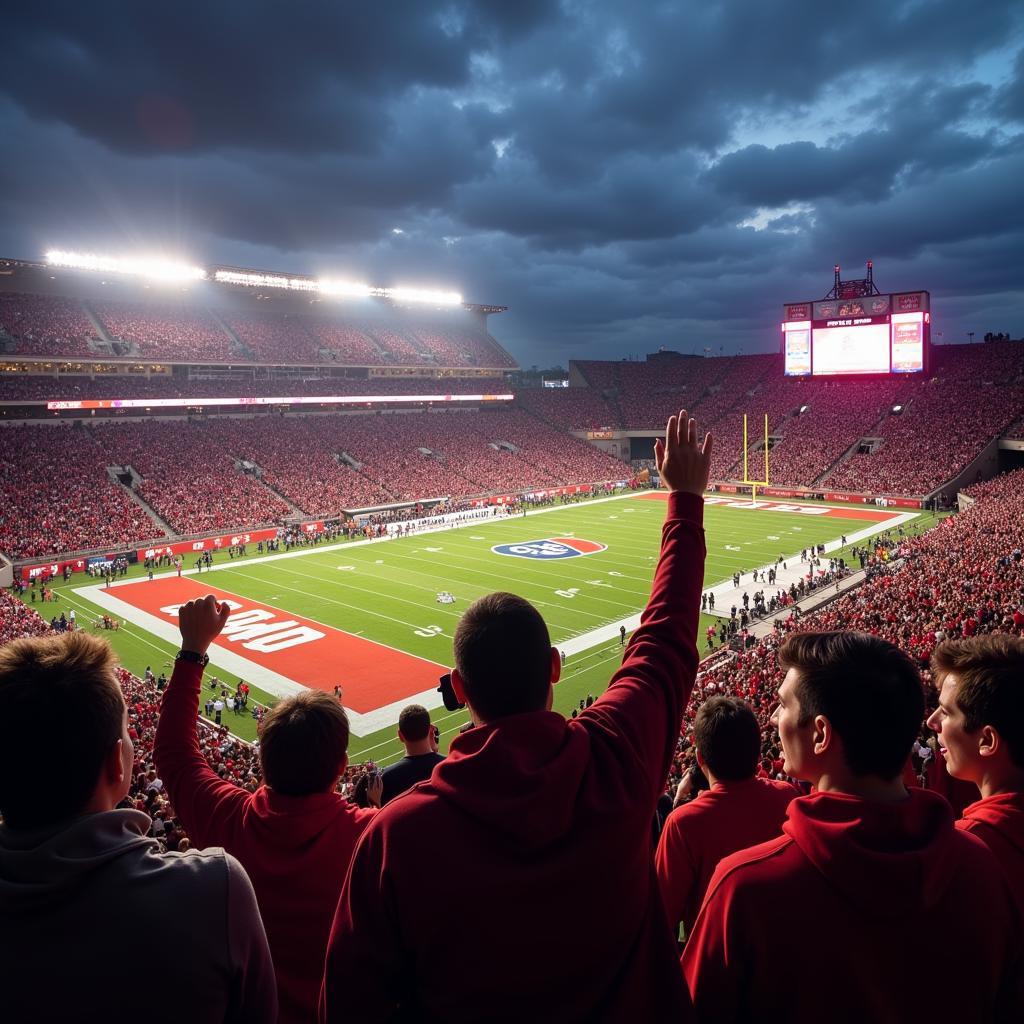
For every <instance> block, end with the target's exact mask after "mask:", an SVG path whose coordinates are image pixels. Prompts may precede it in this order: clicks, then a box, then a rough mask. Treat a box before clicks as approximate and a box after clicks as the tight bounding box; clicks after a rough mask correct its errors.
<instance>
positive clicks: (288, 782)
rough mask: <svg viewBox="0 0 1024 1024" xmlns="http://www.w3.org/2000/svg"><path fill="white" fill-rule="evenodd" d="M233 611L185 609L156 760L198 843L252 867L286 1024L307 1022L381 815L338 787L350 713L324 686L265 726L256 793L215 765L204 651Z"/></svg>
mask: <svg viewBox="0 0 1024 1024" xmlns="http://www.w3.org/2000/svg"><path fill="white" fill-rule="evenodd" d="M229 614H230V608H229V607H228V606H227V605H226V604H218V602H217V600H216V599H215V598H214V597H213V596H212V595H211V596H208V597H205V598H202V599H200V600H195V601H189V602H188V604H185V605H182V607H181V608H180V609H179V610H178V625H179V628H180V629H181V642H182V649H181V651H180V652H179V653H178V656H177V659H176V660H175V662H174V672H173V673H172V674H171V681H170V683H169V684H168V686H167V692H166V694H165V695H164V700H163V706H162V708H161V711H160V721H159V723H158V725H157V731H156V745H155V748H154V756H155V759H156V763H157V766H158V768H159V770H160V775H161V776H162V778H163V780H164V784H165V786H166V788H167V792H168V794H169V796H170V798H171V802H172V804H173V805H174V809H175V811H176V813H177V816H178V818H179V820H180V821H181V823H182V825H183V826H184V828H185V831H186V832H187V833H188V835H189V836H190V838H191V839H192V842H193V845H194V846H196V847H197V848H198V849H203V848H205V847H208V846H223V847H224V849H225V850H227V851H228V852H229V853H232V854H234V856H236V857H237V858H238V859H239V860H240V861H241V862H242V864H243V865H244V866H245V869H246V871H248V873H249V877H250V878H251V879H252V884H253V888H254V889H255V890H256V898H257V900H258V901H259V906H260V912H261V913H262V915H263V923H264V924H265V925H266V929H267V939H268V940H269V942H270V950H271V952H272V954H273V957H274V969H275V971H276V974H277V988H278V995H279V999H280V1017H279V1020H280V1021H281V1022H282V1024H285V1022H298V1021H302V1022H305V1021H309V1020H311V1019H312V1018H313V1017H314V1016H315V1015H316V1003H317V995H318V992H319V989H320V976H321V973H322V966H323V958H324V950H325V949H326V947H327V937H328V934H329V932H330V925H331V917H332V916H333V912H334V907H335V905H336V904H337V902H338V893H339V892H340V891H341V883H342V880H343V879H344V877H345V871H346V870H347V868H348V863H349V859H350V858H351V856H352V850H353V848H354V847H355V844H356V840H357V839H358V838H359V836H360V834H361V833H362V831H363V829H364V828H366V826H367V824H368V823H369V822H370V820H371V819H372V818H373V816H374V814H376V813H377V812H376V811H375V810H371V809H362V808H358V807H356V806H354V805H353V804H352V803H350V802H349V801H348V800H346V799H345V798H344V797H343V796H342V795H341V794H340V793H338V792H337V791H336V790H337V785H338V779H339V778H340V777H341V775H342V773H343V772H344V771H345V767H346V765H347V764H348V754H347V750H348V737H349V730H348V717H347V715H346V714H345V709H344V708H343V707H342V706H341V705H340V704H339V703H338V701H336V700H335V699H334V697H332V696H331V695H330V694H328V693H323V692H321V691H319V690H303V691H302V692H301V693H298V694H296V695H295V696H293V697H285V698H283V699H282V700H279V701H278V702H277V704H275V705H274V707H273V708H271V709H270V711H269V712H268V713H267V715H266V717H265V718H264V719H263V724H262V726H261V729H260V763H261V765H262V768H263V782H264V784H263V785H262V786H260V788H259V789H257V790H256V792H255V793H250V792H249V791H248V790H246V789H243V788H242V787H240V786H236V785H234V784H232V783H230V782H225V781H224V780H223V779H221V777H220V776H219V775H217V773H216V772H215V771H214V770H213V769H212V768H211V767H210V765H209V763H208V762H207V760H206V758H205V757H204V756H203V753H202V751H201V749H200V747H199V739H198V737H197V735H196V717H197V715H198V711H199V691H200V687H201V681H202V675H203V669H204V668H205V666H206V663H207V661H208V660H209V659H208V657H207V654H206V651H207V649H208V648H209V646H210V644H212V643H213V641H214V640H215V639H216V638H217V636H218V635H219V634H220V631H221V630H222V629H223V628H224V624H225V623H226V622H227V619H228V615H229ZM218 700H219V698H218Z"/></svg>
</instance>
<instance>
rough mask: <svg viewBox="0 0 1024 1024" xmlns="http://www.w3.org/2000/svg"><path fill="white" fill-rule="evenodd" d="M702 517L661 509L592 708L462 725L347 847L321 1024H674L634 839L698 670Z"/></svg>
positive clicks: (677, 1016) (649, 871) (663, 928)
mask: <svg viewBox="0 0 1024 1024" xmlns="http://www.w3.org/2000/svg"><path fill="white" fill-rule="evenodd" d="M702 510H703V503H702V501H701V499H700V498H699V497H696V496H694V495H688V494H672V495H671V496H670V497H669V502H668V518H667V521H666V523H665V527H664V535H663V540H662V550H661V560H660V562H659V565H658V571H657V574H656V576H655V580H654V585H653V590H652V594H651V600H650V603H649V604H648V607H647V610H646V611H645V612H644V615H643V617H642V619H641V624H640V627H639V629H637V631H636V632H635V633H634V634H633V637H632V639H631V641H630V643H629V646H628V647H627V649H626V654H625V659H624V661H623V664H622V667H621V668H620V669H619V671H618V672H616V674H615V676H614V678H613V679H612V682H611V684H610V686H609V688H608V690H607V691H606V692H605V694H604V695H603V696H601V697H600V698H599V699H598V700H597V701H596V702H595V703H594V704H593V706H592V707H590V708H587V709H586V710H585V711H583V712H581V713H580V715H579V717H578V718H576V719H573V720H570V721H566V720H565V719H564V718H563V717H562V716H561V715H558V714H555V713H553V712H550V711H537V712H532V713H529V714H523V715H515V716H511V717H508V718H503V719H501V720H499V721H497V722H494V723H492V724H490V725H484V726H479V727H477V728H474V729H471V730H470V731H469V732H467V733H464V734H463V735H461V736H459V737H458V738H457V739H456V740H454V741H453V743H452V745H451V750H450V752H449V755H448V758H447V759H446V760H445V761H443V762H442V763H441V764H439V765H438V766H437V767H436V768H435V769H434V773H433V775H432V776H431V778H430V780H429V781H427V782H423V783H420V784H418V785H417V786H414V787H413V788H412V789H411V790H409V791H408V792H407V793H405V794H403V795H402V796H399V797H398V798H396V799H395V800H392V801H391V802H390V803H389V804H387V806H386V807H384V809H383V810H382V811H381V812H380V813H379V814H378V815H377V817H376V818H375V819H374V821H373V822H372V823H371V824H370V826H369V827H368V828H367V830H366V831H365V832H364V833H363V836H362V838H361V839H360V841H359V845H358V846H357V847H356V852H355V855H354V856H353V860H352V867H351V869H350V871H349V875H348V877H347V878H346V880H345V887H344V889H343V891H342V896H341V902H340V903H339V904H338V913H337V916H336V917H335V920H334V928H333V931H332V933H331V940H330V944H329V947H328V954H327V969H326V976H325V979H324V991H323V993H322V996H321V1007H320V1013H321V1020H325V1021H360V1022H366V1021H388V1020H399V1019H402V1020H404V1019H416V1020H418V1021H421V1022H425V1021H445V1022H449V1024H457V1022H459V1021H469V1020H475V1021H478V1020H487V1021H494V1022H496V1021H515V1022H517V1024H520V1022H522V1021H547V1020H557V1021H559V1022H560V1024H568V1022H571V1021H579V1020H587V1021H629V1022H635V1021H647V1020H671V1021H682V1022H685V1021H687V1020H689V1019H690V1016H691V1011H690V1007H689V1000H688V998H687V994H686V988H685V985H684V984H683V979H682V975H681V973H680V971H679V965H678V957H677V953H676V945H675V942H674V940H673V938H672V936H671V934H670V932H669V929H668V924H667V922H666V919H665V915H664V911H663V909H662V905H661V898H660V895H659V891H658V886H657V881H656V879H655V876H654V870H653V866H652V859H651V841H650V830H651V820H652V818H653V815H654V809H655V804H656V802H657V798H658V796H659V794H660V793H661V792H662V789H663V787H664V784H665V778H666V774H667V772H668V767H669V762H670V759H671V756H672V754H673V752H674V750H675V745H676V740H677V738H678V735H679V721H680V717H681V715H682V711H683V708H684V706H685V704H686V701H687V699H688V697H689V694H690V690H691V689H692V687H693V680H694V675H695V672H696V668H697V646H696V633H697V618H698V610H699V604H700V592H701V580H702V577H703V565H704V542H703V534H702V531H701V528H700V524H701V517H702Z"/></svg>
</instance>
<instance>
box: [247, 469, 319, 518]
mask: <svg viewBox="0 0 1024 1024" xmlns="http://www.w3.org/2000/svg"><path fill="white" fill-rule="evenodd" d="M250 465H252V466H253V467H255V470H256V472H255V473H253V474H251V479H253V480H255V481H256V483H258V484H259V485H260V487H263V488H265V489H266V490H268V491H270V493H271V494H273V495H274V496H275V497H278V498H280V499H281V501H283V502H284V503H285V504H286V505H287V506H288V508H289V509H290V510H291V513H292V515H293V516H298V517H299V518H300V519H308V518H309V513H308V512H306V511H305V509H301V508H299V506H298V505H296V504H295V502H294V501H292V500H291V498H289V497H288V495H287V494H285V493H284V492H283V491H282V490H281V489H280V488H279V487H275V486H274V485H273V484H268V483H267V481H266V480H264V479H263V469H262V468H261V467H260V465H259V464H258V463H255V462H252V463H250Z"/></svg>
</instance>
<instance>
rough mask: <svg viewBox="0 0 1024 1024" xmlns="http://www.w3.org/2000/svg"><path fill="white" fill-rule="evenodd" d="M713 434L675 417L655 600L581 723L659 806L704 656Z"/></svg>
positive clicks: (666, 456) (666, 458) (663, 454)
mask: <svg viewBox="0 0 1024 1024" xmlns="http://www.w3.org/2000/svg"><path fill="white" fill-rule="evenodd" d="M711 444H712V441H711V435H710V434H707V435H706V436H705V437H704V440H703V442H702V443H698V440H697V424H696V422H695V421H694V420H692V419H691V418H690V417H689V415H688V414H687V412H686V410H685V409H684V410H682V411H681V412H680V413H679V415H678V416H672V417H671V418H670V419H669V421H668V426H667V428H666V430H665V438H664V440H662V439H660V438H659V439H658V441H657V443H656V444H655V461H656V463H657V467H658V472H659V474H660V475H661V479H662V481H663V482H664V483H665V485H666V486H667V487H668V489H669V495H668V508H667V512H666V516H665V525H664V527H663V528H662V539H661V557H660V559H659V561H658V568H657V572H656V573H655V576H654V583H653V585H652V588H651V597H650V600H649V601H648V602H647V607H646V609H645V610H644V612H643V615H642V616H641V619H640V626H639V628H638V629H637V630H636V632H634V634H633V636H632V638H631V640H630V642H629V646H628V647H627V648H626V656H625V659H624V660H623V663H622V667H621V668H620V669H619V670H618V671H617V672H616V673H615V675H614V676H613V677H612V681H611V683H610V684H609V687H608V689H607V691H605V693H604V694H603V695H602V696H601V697H600V698H599V699H598V700H597V701H596V702H595V703H594V705H593V706H592V707H590V708H588V709H587V710H586V711H584V712H583V713H582V714H581V715H580V717H579V721H580V722H581V723H582V724H583V725H585V727H586V728H588V730H590V732H591V735H592V738H593V741H594V742H595V743H597V742H606V743H608V744H609V746H610V747H611V748H612V749H613V750H614V751H615V753H616V755H617V757H618V759H619V761H620V763H621V766H622V769H623V772H624V775H623V778H622V782H623V783H625V784H627V785H630V784H632V785H634V786H638V787H640V788H639V789H635V790H634V795H635V796H636V798H637V799H643V800H646V801H647V802H650V804H651V809H652V811H653V803H654V801H655V800H656V799H657V796H658V791H659V790H660V788H661V786H662V785H664V782H665V778H666V776H667V774H668V768H669V763H670V761H671V758H672V754H673V751H674V750H675V746H676V740H677V739H678V737H679V723H680V719H681V718H682V714H683V709H684V708H685V707H686V702H687V700H688V699H689V697H690V691H691V690H692V689H693V682H694V678H695V676H696V672H697V663H698V660H699V656H698V653H697V623H698V621H699V615H700V595H701V589H702V585H703V582H704V557H705V549H704V530H703V519H704V497H703V495H704V490H705V488H706V487H707V483H708V473H709V470H710V465H711Z"/></svg>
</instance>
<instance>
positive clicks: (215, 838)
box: [153, 596, 249, 849]
mask: <svg viewBox="0 0 1024 1024" xmlns="http://www.w3.org/2000/svg"><path fill="white" fill-rule="evenodd" d="M229 614H230V609H229V608H228V606H227V605H218V603H217V601H216V599H215V598H214V597H212V596H208V597H205V598H202V599H201V600H197V601H189V603H188V604H186V605H182V607H181V609H180V610H179V612H178V626H179V628H180V629H181V644H182V646H181V649H182V650H183V651H192V652H194V653H195V654H197V655H200V656H203V655H205V654H206V651H207V649H208V648H209V646H210V644H211V643H213V641H214V639H215V638H216V637H217V635H218V634H219V633H220V631H221V630H222V629H223V628H224V623H225V622H226V621H227V617H228V615H229ZM202 678H203V667H202V665H200V664H196V663H194V662H190V661H182V660H180V659H179V660H177V661H175V663H174V671H173V672H172V673H171V680H170V682H169V683H168V684H167V689H166V691H165V692H164V699H163V703H162V705H161V707H160V721H159V722H158V724H157V729H156V744H155V747H154V751H153V756H154V758H155V759H156V764H157V769H158V770H159V772H160V777H161V778H162V779H163V780H164V785H165V786H166V787H167V793H168V795H169V796H170V798H171V802H172V803H173V805H174V811H175V814H176V815H177V816H178V818H180V819H181V823H182V825H184V826H185V831H186V832H187V833H188V834H189V836H190V837H191V839H192V841H193V843H194V844H195V845H196V846H197V847H198V848H200V849H202V848H203V847H206V846H225V847H227V848H228V849H230V848H231V845H232V844H231V842H230V839H231V834H232V831H233V829H234V828H235V825H236V822H237V819H238V817H239V816H240V815H241V813H242V810H243V809H244V807H245V805H246V802H247V801H248V799H249V794H248V793H246V792H245V790H243V789H241V788H239V787H238V786H234V785H232V784H231V783H230V782H225V781H224V780H223V779H222V778H221V777H220V776H219V775H218V774H217V773H216V772H215V771H214V770H213V769H212V768H211V767H210V765H209V763H208V762H207V760H206V758H205V757H203V752H202V750H201V749H200V747H199V737H198V735H197V733H196V719H197V717H198V715H199V691H200V686H201V683H202Z"/></svg>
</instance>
